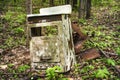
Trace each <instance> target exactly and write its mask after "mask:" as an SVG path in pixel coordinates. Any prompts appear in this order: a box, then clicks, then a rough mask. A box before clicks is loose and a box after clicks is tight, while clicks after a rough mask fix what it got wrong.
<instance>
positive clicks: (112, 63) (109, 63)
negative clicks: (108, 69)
mask: <svg viewBox="0 0 120 80" xmlns="http://www.w3.org/2000/svg"><path fill="white" fill-rule="evenodd" d="M106 63H107V64H108V65H112V66H115V60H113V59H106Z"/></svg>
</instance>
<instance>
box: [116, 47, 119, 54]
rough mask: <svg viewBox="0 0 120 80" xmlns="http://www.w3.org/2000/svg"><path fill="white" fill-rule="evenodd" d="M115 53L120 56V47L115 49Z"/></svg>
mask: <svg viewBox="0 0 120 80" xmlns="http://www.w3.org/2000/svg"><path fill="white" fill-rule="evenodd" d="M115 51H116V53H117V54H118V55H120V47H117V48H116V49H115Z"/></svg>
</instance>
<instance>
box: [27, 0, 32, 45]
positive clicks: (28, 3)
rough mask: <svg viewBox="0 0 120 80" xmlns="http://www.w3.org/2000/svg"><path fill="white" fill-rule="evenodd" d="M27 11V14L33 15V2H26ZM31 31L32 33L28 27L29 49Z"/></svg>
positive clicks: (29, 0) (30, 0)
mask: <svg viewBox="0 0 120 80" xmlns="http://www.w3.org/2000/svg"><path fill="white" fill-rule="evenodd" d="M26 11H27V14H32V0H27V1H26ZM29 31H30V29H29V27H28V26H27V29H26V34H27V41H26V45H27V47H28V46H29V39H30V35H29V34H30V33H29Z"/></svg>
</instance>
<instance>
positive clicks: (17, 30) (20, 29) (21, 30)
mask: <svg viewBox="0 0 120 80" xmlns="http://www.w3.org/2000/svg"><path fill="white" fill-rule="evenodd" d="M13 31H14V32H15V33H17V34H20V33H23V32H24V29H23V28H21V27H18V28H15V29H14V30H13Z"/></svg>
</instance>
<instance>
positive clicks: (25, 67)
mask: <svg viewBox="0 0 120 80" xmlns="http://www.w3.org/2000/svg"><path fill="white" fill-rule="evenodd" d="M29 68H30V66H28V65H21V66H19V67H18V72H24V71H26V70H27V69H29Z"/></svg>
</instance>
